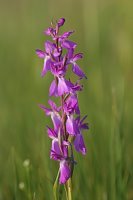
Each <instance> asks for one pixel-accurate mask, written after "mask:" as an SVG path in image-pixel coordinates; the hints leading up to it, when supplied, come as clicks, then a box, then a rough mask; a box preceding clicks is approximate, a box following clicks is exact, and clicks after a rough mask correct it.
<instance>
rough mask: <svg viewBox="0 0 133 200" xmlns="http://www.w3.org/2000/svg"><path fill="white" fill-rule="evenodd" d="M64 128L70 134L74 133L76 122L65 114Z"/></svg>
mask: <svg viewBox="0 0 133 200" xmlns="http://www.w3.org/2000/svg"><path fill="white" fill-rule="evenodd" d="M66 130H67V132H68V133H69V134H70V135H76V123H75V120H74V119H73V117H72V116H67V121H66Z"/></svg>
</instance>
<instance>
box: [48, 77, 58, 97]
mask: <svg viewBox="0 0 133 200" xmlns="http://www.w3.org/2000/svg"><path fill="white" fill-rule="evenodd" d="M49 95H50V96H58V90H57V84H56V82H55V80H53V81H52V83H51V85H50V88H49Z"/></svg>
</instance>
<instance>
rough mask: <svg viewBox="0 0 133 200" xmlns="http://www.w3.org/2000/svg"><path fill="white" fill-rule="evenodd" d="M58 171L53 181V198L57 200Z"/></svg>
mask: <svg viewBox="0 0 133 200" xmlns="http://www.w3.org/2000/svg"><path fill="white" fill-rule="evenodd" d="M59 172H60V171H58V173H57V176H56V179H55V182H54V186H53V193H54V199H55V200H58V198H57V186H58V178H59Z"/></svg>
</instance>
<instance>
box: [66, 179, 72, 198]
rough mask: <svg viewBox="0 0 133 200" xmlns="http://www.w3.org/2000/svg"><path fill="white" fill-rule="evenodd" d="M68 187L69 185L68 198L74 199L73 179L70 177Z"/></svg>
mask: <svg viewBox="0 0 133 200" xmlns="http://www.w3.org/2000/svg"><path fill="white" fill-rule="evenodd" d="M67 187H68V200H72V179H71V178H69V180H68V182H67Z"/></svg>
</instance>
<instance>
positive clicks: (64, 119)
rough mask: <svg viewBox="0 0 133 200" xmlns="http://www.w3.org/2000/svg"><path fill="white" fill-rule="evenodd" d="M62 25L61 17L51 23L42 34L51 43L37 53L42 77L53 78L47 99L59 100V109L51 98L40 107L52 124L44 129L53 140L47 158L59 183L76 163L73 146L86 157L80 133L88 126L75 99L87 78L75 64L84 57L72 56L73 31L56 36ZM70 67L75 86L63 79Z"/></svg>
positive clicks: (64, 181)
mask: <svg viewBox="0 0 133 200" xmlns="http://www.w3.org/2000/svg"><path fill="white" fill-rule="evenodd" d="M64 23H65V19H64V18H60V19H59V20H58V21H57V22H56V24H55V25H53V23H51V27H49V28H48V29H47V30H46V31H44V33H45V34H46V35H48V36H51V37H52V42H51V41H46V42H45V44H44V49H45V50H44V51H42V50H39V49H37V50H36V53H37V55H38V57H39V58H43V60H44V64H43V69H42V73H41V75H42V76H45V75H46V73H47V72H48V71H49V72H50V73H52V75H53V77H54V80H53V81H52V83H51V85H50V88H49V96H55V97H59V98H60V106H57V105H56V104H55V103H54V102H53V101H52V100H51V99H50V100H49V101H48V103H49V106H50V108H47V107H45V106H44V105H39V106H40V108H41V109H42V110H43V111H44V112H45V114H46V115H47V116H50V117H51V119H52V122H53V127H52V128H50V127H48V126H47V133H48V136H49V138H51V139H52V146H51V151H50V158H51V159H54V160H56V161H58V162H59V171H60V178H59V182H60V184H64V183H66V181H67V180H68V179H69V178H70V177H72V173H73V169H74V165H75V163H76V162H75V160H74V156H73V146H74V148H75V150H76V151H77V152H80V153H82V154H83V155H85V154H86V147H85V144H84V139H83V135H82V131H83V130H85V129H88V124H87V123H85V122H84V120H85V119H86V116H85V117H83V118H82V119H81V117H80V109H79V104H78V96H77V93H78V92H79V91H82V89H83V86H82V85H80V83H79V82H80V80H81V79H82V78H86V75H85V74H84V72H83V71H82V70H81V69H80V67H79V66H78V64H77V60H79V59H81V58H82V57H83V54H82V53H76V54H75V53H74V52H75V48H76V46H77V44H76V43H75V42H73V41H70V40H68V37H69V36H70V35H71V34H73V32H74V31H68V32H65V33H63V34H59V30H60V28H61V27H62V26H63V25H64ZM70 67H71V69H72V72H73V73H74V74H75V75H76V76H77V77H78V79H77V81H76V82H75V83H73V82H72V81H71V80H70V79H69V80H67V79H66V73H67V70H68V68H70Z"/></svg>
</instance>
